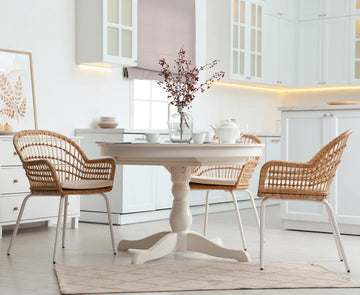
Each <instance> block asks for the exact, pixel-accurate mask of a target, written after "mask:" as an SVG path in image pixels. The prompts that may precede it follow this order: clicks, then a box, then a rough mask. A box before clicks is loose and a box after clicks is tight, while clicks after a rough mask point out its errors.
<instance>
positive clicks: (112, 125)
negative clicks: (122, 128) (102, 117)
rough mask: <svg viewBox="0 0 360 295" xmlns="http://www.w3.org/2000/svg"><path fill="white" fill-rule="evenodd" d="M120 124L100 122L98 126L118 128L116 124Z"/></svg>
mask: <svg viewBox="0 0 360 295" xmlns="http://www.w3.org/2000/svg"><path fill="white" fill-rule="evenodd" d="M117 125H118V123H117V122H99V123H98V126H99V127H100V128H116V126H117Z"/></svg>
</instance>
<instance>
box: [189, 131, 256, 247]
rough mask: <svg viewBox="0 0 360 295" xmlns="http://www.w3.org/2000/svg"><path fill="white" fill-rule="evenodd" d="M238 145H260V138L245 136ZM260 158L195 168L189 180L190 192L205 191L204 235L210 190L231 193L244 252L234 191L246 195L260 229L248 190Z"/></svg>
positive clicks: (244, 242)
mask: <svg viewBox="0 0 360 295" xmlns="http://www.w3.org/2000/svg"><path fill="white" fill-rule="evenodd" d="M238 143H239V144H254V143H255V144H256V143H258V144H262V141H261V139H260V138H258V137H257V136H255V135H251V134H245V135H243V136H242V137H241V138H240V140H238ZM260 160H261V157H254V158H249V159H247V160H246V162H245V163H244V164H242V165H227V166H200V167H197V168H195V170H194V172H193V175H192V178H191V180H190V189H191V190H206V191H207V194H206V207H205V223H204V235H206V232H207V224H208V212H209V195H210V191H211V190H224V191H229V192H230V193H231V196H232V199H233V203H234V207H235V213H236V217H237V221H238V225H239V230H240V234H241V237H242V241H243V246H244V249H245V250H246V248H247V247H246V241H245V234H244V231H243V226H242V222H241V217H240V212H239V208H238V204H237V198H236V196H235V193H234V191H236V190H240V191H244V192H246V193H248V195H249V199H250V201H251V204H252V207H253V210H254V214H255V218H256V221H257V223H258V226H259V228H260V221H259V216H258V213H257V209H256V205H255V201H254V198H253V195H252V193H251V192H250V190H249V189H248V188H249V181H250V179H251V177H252V175H253V173H254V171H255V168H256V166H257V165H258V164H259V162H260Z"/></svg>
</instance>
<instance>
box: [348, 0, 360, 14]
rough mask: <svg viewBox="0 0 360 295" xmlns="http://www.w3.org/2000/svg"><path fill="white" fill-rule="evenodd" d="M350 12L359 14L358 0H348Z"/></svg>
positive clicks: (359, 1)
mask: <svg viewBox="0 0 360 295" xmlns="http://www.w3.org/2000/svg"><path fill="white" fill-rule="evenodd" d="M350 13H351V14H352V15H357V14H360V0H350Z"/></svg>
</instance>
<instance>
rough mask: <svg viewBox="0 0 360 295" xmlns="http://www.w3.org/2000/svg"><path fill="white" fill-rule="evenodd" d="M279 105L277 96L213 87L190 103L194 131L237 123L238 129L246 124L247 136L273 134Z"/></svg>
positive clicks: (277, 118) (274, 93)
mask: <svg viewBox="0 0 360 295" xmlns="http://www.w3.org/2000/svg"><path fill="white" fill-rule="evenodd" d="M280 104H281V100H280V95H279V94H278V93H276V92H270V91H268V90H260V89H259V90H253V89H244V88H238V87H236V86H222V85H213V86H212V88H210V89H209V90H208V92H205V93H204V94H203V95H201V96H198V97H196V98H195V100H194V102H193V107H192V113H193V117H194V128H195V129H208V128H209V123H210V122H211V123H217V122H219V121H220V120H224V119H236V120H237V123H238V125H239V126H242V125H246V124H248V126H249V131H250V132H270V133H273V132H276V120H280V112H279V111H278V110H277V107H278V106H279V105H280ZM197 118H201V120H198V119H197Z"/></svg>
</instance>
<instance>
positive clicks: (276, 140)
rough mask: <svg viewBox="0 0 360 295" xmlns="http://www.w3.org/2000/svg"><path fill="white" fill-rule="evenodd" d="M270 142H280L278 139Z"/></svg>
mask: <svg viewBox="0 0 360 295" xmlns="http://www.w3.org/2000/svg"><path fill="white" fill-rule="evenodd" d="M271 142H280V139H272V140H271Z"/></svg>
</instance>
